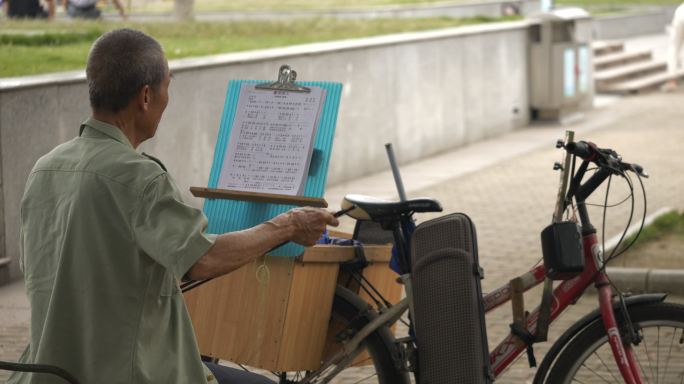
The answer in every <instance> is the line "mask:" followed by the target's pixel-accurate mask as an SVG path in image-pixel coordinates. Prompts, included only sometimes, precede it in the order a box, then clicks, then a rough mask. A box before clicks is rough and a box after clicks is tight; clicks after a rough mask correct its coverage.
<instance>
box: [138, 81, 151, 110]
mask: <svg viewBox="0 0 684 384" xmlns="http://www.w3.org/2000/svg"><path fill="white" fill-rule="evenodd" d="M151 97H152V89H151V88H150V86H149V85H147V84H145V85H143V87H142V88H140V91H138V97H137V98H136V99H137V102H138V108H140V109H142V110H143V111H147V109H148V108H149V107H150V101H151Z"/></svg>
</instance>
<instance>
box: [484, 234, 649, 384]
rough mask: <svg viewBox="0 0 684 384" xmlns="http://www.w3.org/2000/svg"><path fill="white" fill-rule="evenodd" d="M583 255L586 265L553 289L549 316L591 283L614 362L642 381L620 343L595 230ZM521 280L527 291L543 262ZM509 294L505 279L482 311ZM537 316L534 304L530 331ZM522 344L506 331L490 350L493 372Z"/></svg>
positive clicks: (628, 377)
mask: <svg viewBox="0 0 684 384" xmlns="http://www.w3.org/2000/svg"><path fill="white" fill-rule="evenodd" d="M583 243H584V258H585V269H584V271H583V272H582V273H581V274H580V275H578V276H577V277H575V278H573V279H570V280H565V281H563V282H561V283H560V284H559V285H558V286H557V287H556V288H555V289H554V291H553V300H552V301H551V317H550V320H551V322H553V321H554V320H555V319H556V318H558V316H559V315H560V314H561V313H562V312H563V311H564V310H565V309H566V308H567V307H568V305H570V304H572V303H574V302H575V301H576V300H577V299H578V298H579V297H580V296H581V295H582V294H583V293H584V291H585V290H586V289H587V287H589V285H590V284H591V283H594V285H595V286H596V288H597V290H598V296H599V306H600V310H601V317H602V319H603V323H604V326H605V328H606V333H607V334H608V335H609V341H610V345H611V349H612V350H613V356H614V357H615V361H616V363H617V366H618V368H619V369H620V373H621V374H622V376H623V378H624V380H625V382H626V383H628V384H637V383H642V379H641V375H640V374H639V371H638V369H637V364H636V362H635V359H634V355H633V353H632V349H631V347H630V346H627V347H625V346H623V344H622V340H621V338H620V332H619V330H618V328H617V322H616V320H615V316H614V313H613V305H612V300H611V297H612V290H611V288H610V285H609V283H608V278H607V276H606V274H605V273H604V272H602V271H600V268H601V267H602V265H603V260H602V255H601V246H600V245H599V244H598V240H597V238H596V234H595V233H591V234H588V235H585V236H584V237H583ZM520 277H521V278H522V280H523V284H524V286H523V289H524V291H527V290H529V289H531V288H533V287H535V286H537V285H539V284H541V283H542V282H543V281H544V279H545V271H544V266H543V265H540V266H537V267H535V268H534V269H532V270H530V271H529V272H527V273H525V274H524V275H521V276H520ZM511 297H512V288H511V284H510V283H508V284H506V285H504V286H502V287H500V288H498V289H496V290H494V291H492V292H490V293H489V294H487V295H485V296H484V298H483V300H484V304H485V311H486V312H490V311H491V310H493V309H494V308H496V307H499V306H500V305H502V304H504V303H506V302H508V301H509V300H511ZM538 317H539V307H537V308H535V309H534V310H533V311H532V313H530V315H529V316H528V317H527V321H526V327H527V330H528V331H529V332H531V333H532V334H533V335H534V333H535V332H536V326H537V319H538ZM525 348H526V346H525V344H524V343H523V342H522V341H521V340H520V339H519V338H518V337H516V336H514V335H512V334H509V335H508V336H507V337H506V338H505V339H504V340H503V341H502V342H501V343H499V345H498V346H497V347H496V348H495V349H494V350H493V351H492V352H491V353H490V362H491V365H492V370H493V371H494V375H495V376H499V375H500V374H501V373H502V372H503V371H504V370H505V369H506V368H507V367H508V366H509V365H510V364H511V363H512V362H513V361H514V360H515V359H516V357H518V355H520V353H521V352H523V351H524V350H525Z"/></svg>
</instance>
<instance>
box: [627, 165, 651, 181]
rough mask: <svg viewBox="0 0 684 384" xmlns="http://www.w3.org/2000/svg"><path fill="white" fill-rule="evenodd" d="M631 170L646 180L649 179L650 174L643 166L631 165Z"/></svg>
mask: <svg viewBox="0 0 684 384" xmlns="http://www.w3.org/2000/svg"><path fill="white" fill-rule="evenodd" d="M629 169H631V170H632V172H634V173H636V174H637V175H639V176H641V177H643V178H645V179H648V176H649V174H648V172H646V171H645V170H644V167H642V166H641V165H639V164H634V163H633V164H630V165H629Z"/></svg>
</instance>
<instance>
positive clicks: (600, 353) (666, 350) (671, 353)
mask: <svg viewBox="0 0 684 384" xmlns="http://www.w3.org/2000/svg"><path fill="white" fill-rule="evenodd" d="M628 311H629V316H630V318H631V320H632V323H633V324H634V329H635V331H637V333H638V334H639V335H640V336H642V337H643V339H642V340H641V342H640V343H639V344H638V345H632V348H633V350H634V353H635V357H636V360H637V362H638V365H639V368H640V370H641V372H642V377H643V378H644V380H645V382H647V383H656V382H657V383H660V384H667V383H677V384H679V383H681V382H682V380H684V364H682V362H684V306H682V305H678V304H671V303H655V304H648V305H640V306H635V307H630V308H629V309H628ZM545 382H546V383H553V384H564V383H575V382H576V383H623V382H624V381H623V379H622V376H621V375H620V372H619V370H618V368H617V365H616V364H615V360H614V359H613V355H612V352H611V350H610V345H609V343H608V337H607V335H606V332H605V330H604V328H603V322H602V321H601V320H598V321H595V322H593V323H592V324H590V325H589V326H587V327H586V328H585V329H584V330H582V331H581V332H580V333H579V334H578V335H577V336H576V337H575V338H573V339H572V340H571V341H570V342H569V343H568V345H567V346H566V347H565V348H564V349H563V351H562V352H561V353H560V355H559V356H558V358H557V359H556V360H555V361H554V363H553V365H552V367H551V369H550V372H549V375H548V377H547V380H546V381H545Z"/></svg>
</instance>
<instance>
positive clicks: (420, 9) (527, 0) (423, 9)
mask: <svg viewBox="0 0 684 384" xmlns="http://www.w3.org/2000/svg"><path fill="white" fill-rule="evenodd" d="M511 6H512V7H514V8H516V9H517V10H518V11H519V12H520V13H521V14H522V15H528V14H530V13H534V12H538V11H539V9H540V6H541V2H540V1H539V0H503V1H502V0H494V1H473V2H469V3H468V2H448V1H445V2H438V3H425V4H406V5H388V6H378V7H371V8H368V7H364V8H359V9H354V8H343V9H334V10H297V9H291V10H286V11H284V10H279V11H245V12H239V11H231V12H196V13H195V18H196V19H197V20H204V21H211V20H222V21H225V20H245V19H249V20H291V19H293V18H310V17H332V18H339V19H345V18H353V19H373V18H421V17H453V18H466V17H476V16H489V17H500V16H503V15H505V11H506V8H508V7H511ZM171 16H172V15H171V14H156V15H149V14H144V15H131V19H133V20H154V19H159V20H164V19H169V17H171ZM109 17H111V18H112V19H115V18H117V17H118V15H109Z"/></svg>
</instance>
